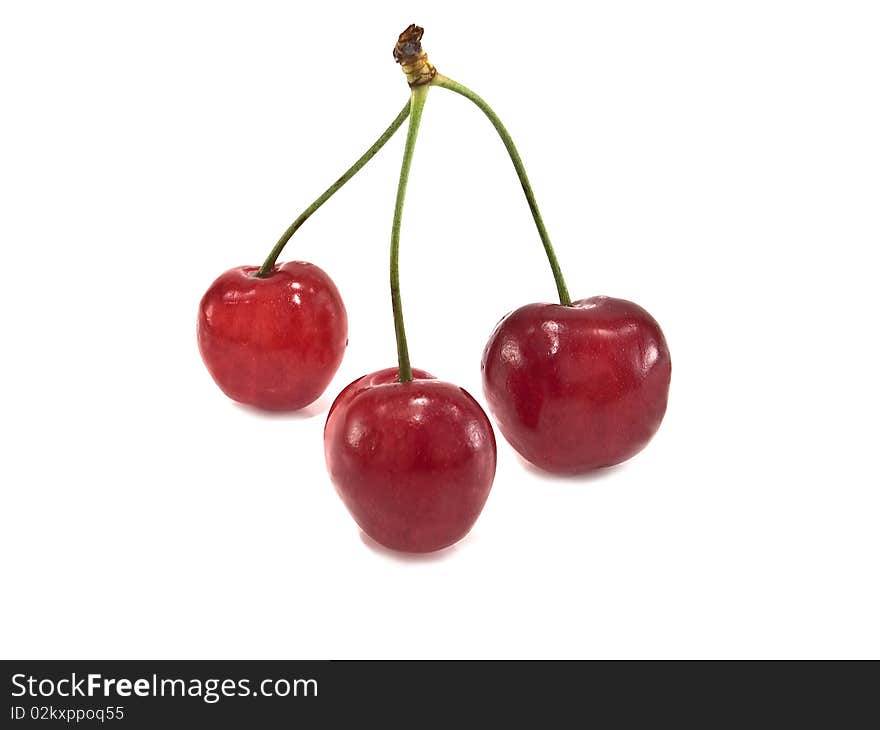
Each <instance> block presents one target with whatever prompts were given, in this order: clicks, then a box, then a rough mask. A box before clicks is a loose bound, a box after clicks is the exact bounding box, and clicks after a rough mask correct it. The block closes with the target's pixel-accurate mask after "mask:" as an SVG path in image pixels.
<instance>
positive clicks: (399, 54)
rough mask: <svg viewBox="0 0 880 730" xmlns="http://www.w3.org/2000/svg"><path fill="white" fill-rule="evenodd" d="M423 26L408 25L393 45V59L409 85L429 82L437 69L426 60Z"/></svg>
mask: <svg viewBox="0 0 880 730" xmlns="http://www.w3.org/2000/svg"><path fill="white" fill-rule="evenodd" d="M424 34H425V29H424V28H419V26H417V25H416V24H415V23H413V24H412V25H410V26H409V28H407V29H406V30H405V31H403V33H401V34H400V37H398V39H397V43H396V44H395V46H394V60H395V61H397V62H398V63H399V64H400V67H401V68H402V69H403V73H405V74H406V80H407V81H408V82H409V85H410V86H421V85H423V84H427V83H430V81H431V79H433V78H434V76H435V75H436V74H437V69H435V68H434V66H433V65H432V64H431V62H430V61H429V60H428V54H427V53H425V51H424V50H423V49H422V36H423V35H424Z"/></svg>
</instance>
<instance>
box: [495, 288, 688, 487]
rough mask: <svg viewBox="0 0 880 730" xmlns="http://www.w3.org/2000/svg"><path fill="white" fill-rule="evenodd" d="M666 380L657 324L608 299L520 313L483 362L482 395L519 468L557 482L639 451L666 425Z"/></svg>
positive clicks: (510, 318) (665, 352)
mask: <svg viewBox="0 0 880 730" xmlns="http://www.w3.org/2000/svg"><path fill="white" fill-rule="evenodd" d="M670 375H671V364H670V359H669V348H668V347H667V345H666V339H665V338H664V337H663V332H662V331H661V330H660V326H659V325H658V324H657V322H656V321H655V320H654V318H653V317H651V315H650V314H648V313H647V312H646V311H645V310H644V309H642V308H641V307H640V306H638V305H637V304H633V303H632V302H628V301H626V300H624V299H613V298H611V297H591V298H590V299H583V300H581V301H578V302H574V303H573V304H572V305H571V306H570V307H565V306H561V305H558V304H527V305H526V306H524V307H520V308H519V309H517V310H516V311H515V312H512V313H511V314H509V315H507V316H506V317H505V318H504V319H503V320H501V322H500V323H499V324H498V326H497V327H496V328H495V331H494V332H493V333H492V336H491V337H490V338H489V342H488V344H487V345H486V349H485V351H484V352H483V388H484V390H485V393H486V399H487V400H488V402H489V409H490V410H491V411H492V413H493V415H494V416H495V419H496V421H497V422H498V428H500V429H501V433H502V434H504V437H505V438H506V439H507V440H508V441H509V442H510V444H511V445H512V446H513V448H514V449H516V450H517V451H518V452H519V453H520V454H521V455H522V456H523V457H524V458H525V459H527V460H528V461H530V462H531V463H532V464H534V465H535V466H538V467H540V468H542V469H546V470H547V471H551V472H557V473H569V474H570V473H577V472H584V471H587V470H590V469H595V468H597V467H602V466H611V465H612V464H619V463H620V462H621V461H625V460H626V459H629V458H630V457H631V456H633V455H635V454H636V453H638V452H639V451H641V450H642V449H643V448H644V447H645V445H646V444H647V443H648V441H650V440H651V437H652V436H653V435H654V434H655V433H656V432H657V429H658V428H659V427H660V422H661V421H662V420H663V414H664V413H665V412H666V400H667V398H668V395H669V379H670Z"/></svg>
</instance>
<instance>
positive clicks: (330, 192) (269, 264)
mask: <svg viewBox="0 0 880 730" xmlns="http://www.w3.org/2000/svg"><path fill="white" fill-rule="evenodd" d="M409 112H410V102H409V101H407V102H406V106H405V107H403V109H401V111H400V114H398V115H397V117H396V118H395V119H394V121H393V122H391V125H390V126H389V127H388V129H386V130H385V131H384V132H382V136H380V137H379V139H377V140H376V141H375V142H374V143H373V146H372V147H370V149H368V150H367V151H366V152H364V154H363V155H361V157H359V158H358V160H357V162H355V163H354V164H353V165H352V166H351V167H349V168H348V169H347V170H346V171H345V172H344V173H343V175H342V177H340V178H339V179H338V180H337V181H336V182H335V183H333V184H332V185H331V186H330V187H329V188H327V189H326V190H325V191H324V192H323V193H321V196H320V197H319V198H318V199H317V200H315V202H314V203H312V204H311V205H310V206H309V207H308V208H306V209H305V210H304V211H303V212H302V213H300V214H299V217H297V219H296V220H295V221H294V222H293V223H291V224H290V227H289V228H288V229H287V230H286V231H284V235H282V236H281V238H279V239H278V243H276V244H275V248H273V249H272V251H271V252H270V253H269V255H268V256H267V257H266V260H265V261H264V262H263V265H262V266H261V267H260V270H259V271H258V272H257V273H256V276H257V277H259V278H261V279H262V278H265V277H267V276H269V274H271V273H272V270H273V268H274V267H275V262H276V261H277V260H278V257H279V256H280V255H281V252H282V251H283V250H284V247H285V246H286V245H287V242H288V241H289V240H290V239H291V238H292V237H293V234H294V233H296V232H297V230H298V229H299V227H300V226H301V225H302V224H303V223H305V222H306V221H307V220H308V219H309V218H310V217H311V215H312V213H314V212H315V211H316V210H318V208H320V207H321V206H322V205H324V203H326V202H327V201H328V200H330V198H332V197H333V196H334V195H335V194H336V192H337V191H338V190H339V189H340V188H341V187H342V186H343V185H345V183H347V182H348V181H349V180H351V179H352V178H353V177H354V176H355V175H356V174H357V173H358V171H359V170H360V169H361V168H362V167H363V166H364V165H366V164H367V163H368V162H369V161H370V160H372V159H373V157H375V155H376V153H377V152H378V151H379V150H381V149H382V148H383V147H384V146H385V143H386V142H387V141H388V140H389V139H391V138H392V137H393V136H394V133H395V132H396V131H397V130H398V129H400V125H402V124H403V122H404V120H405V119H406V118H407V117H408V116H409Z"/></svg>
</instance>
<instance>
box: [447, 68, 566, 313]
mask: <svg viewBox="0 0 880 730" xmlns="http://www.w3.org/2000/svg"><path fill="white" fill-rule="evenodd" d="M430 83H431V85H432V86H440V87H442V88H444V89H449V90H450V91H454V92H455V93H457V94H461V95H462V96H463V97H465V98H466V99H470V100H471V101H472V102H473V103H474V104H476V105H477V106H478V107H479V108H480V109H481V110H482V111H483V114H485V115H486V116H487V117H489V121H490V122H492V126H493V127H495V131H496V132H498V136H499V137H501V141H502V142H504V146H505V147H506V148H507V153H508V154H509V155H510V161H511V162H513V167H514V169H515V170H516V174H517V176H518V177H519V181H520V184H521V185H522V189H523V192H524V193H525V194H526V200H527V201H528V204H529V210H531V211H532V218H534V219H535V226H537V228H538V235H539V236H540V237H541V242H542V243H543V244H544V253H546V254H547V261H549V262H550V269H551V270H552V271H553V279H554V280H555V281H556V291H557V292H558V293H559V303H560V304H562V305H564V306H570V305H571V297H570V296H569V294H568V287H566V285H565V279H564V278H563V276H562V269H560V268H559V261H558V260H557V258H556V253H555V252H554V250H553V244H552V243H550V236H549V234H548V233H547V228H546V227H545V226H544V220H543V219H542V218H541V211H540V210H538V203H537V201H536V200H535V193H534V191H533V190H532V185H531V183H530V182H529V178H528V175H526V169H525V167H524V166H523V162H522V158H521V157H520V156H519V152H517V149H516V145H514V143H513V139H512V138H511V136H510V133H509V132H508V131H507V129H506V128H505V126H504V124H502V123H501V120H500V119H499V118H498V115H497V114H496V113H495V112H494V111H493V109H492V107H490V106H489V105H488V104H487V103H486V102H485V100H484V99H483V98H482V97H480V96H479V95H477V94H475V93H474V92H473V91H471V90H470V89H469V88H467V87H466V86H462V85H461V84H460V83H458V82H457V81H453V80H452V79H450V78H448V77H446V76H444V75H443V74H440V73H438V74H436V75H435V76H434V78H433V79H431V82H430Z"/></svg>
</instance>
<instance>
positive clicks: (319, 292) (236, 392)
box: [198, 261, 348, 411]
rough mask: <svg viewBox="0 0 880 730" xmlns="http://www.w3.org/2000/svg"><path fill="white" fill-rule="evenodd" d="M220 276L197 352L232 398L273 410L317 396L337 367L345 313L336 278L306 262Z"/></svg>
mask: <svg viewBox="0 0 880 730" xmlns="http://www.w3.org/2000/svg"><path fill="white" fill-rule="evenodd" d="M258 269H259V267H257V266H239V267H237V268H234V269H230V270H229V271H226V272H224V273H223V274H221V275H220V276H219V277H218V278H217V280H216V281H215V282H214V283H213V284H211V287H210V288H209V289H208V291H207V292H206V293H205V296H204V297H202V301H201V304H200V305H199V319H198V339H199V351H200V352H201V353H202V359H203V360H204V361H205V365H206V367H207V368H208V371H209V372H210V373H211V376H212V377H213V378H214V380H215V381H216V382H217V385H219V386H220V389H221V390H222V391H223V392H224V393H226V395H228V396H229V397H230V398H232V399H233V400H237V401H239V402H241V403H247V404H248V405H252V406H256V407H257V408H263V409H266V410H272V411H284V410H296V409H297V408H303V407H304V406H307V405H308V404H309V403H311V402H312V401H314V400H315V399H316V398H317V397H318V396H320V395H321V393H323V392H324V390H325V389H326V388H327V385H329V383H330V381H331V380H332V378H333V375H334V374H335V373H336V370H337V368H338V367H339V363H340V362H342V355H343V353H344V352H345V346H346V343H347V341H348V316H347V315H346V313H345V305H343V303H342V298H341V297H340V296H339V291H338V290H337V289H336V285H335V284H334V283H333V280H332V279H331V278H330V277H329V276H327V274H325V273H324V272H323V271H322V270H321V269H319V268H318V267H317V266H315V265H313V264H308V263H305V262H304V261H289V262H288V263H285V264H281V265H280V266H275V267H274V268H273V270H272V273H271V274H269V275H268V276H267V277H265V278H257V277H256V276H254V274H255V273H256V272H257V270H258Z"/></svg>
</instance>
